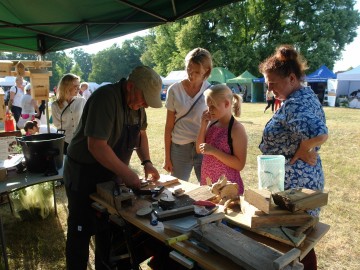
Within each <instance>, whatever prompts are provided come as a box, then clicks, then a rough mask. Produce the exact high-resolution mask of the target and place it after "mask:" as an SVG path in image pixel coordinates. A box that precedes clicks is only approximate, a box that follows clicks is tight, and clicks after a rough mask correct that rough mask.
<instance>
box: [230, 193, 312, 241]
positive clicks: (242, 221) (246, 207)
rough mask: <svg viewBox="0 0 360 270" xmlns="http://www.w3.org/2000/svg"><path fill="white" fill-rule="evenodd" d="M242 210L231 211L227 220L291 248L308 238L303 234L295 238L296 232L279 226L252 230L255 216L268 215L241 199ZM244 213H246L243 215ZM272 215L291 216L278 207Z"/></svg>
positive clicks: (272, 211)
mask: <svg viewBox="0 0 360 270" xmlns="http://www.w3.org/2000/svg"><path fill="white" fill-rule="evenodd" d="M241 209H242V211H239V209H229V210H228V213H227V214H226V216H225V219H226V220H227V221H229V222H230V223H232V224H235V225H237V226H239V227H241V228H244V229H246V230H249V231H252V232H254V233H256V234H259V235H263V236H266V237H268V238H271V239H274V240H276V241H279V242H281V243H284V244H287V245H290V246H295V247H298V246H300V245H301V244H302V243H303V242H304V240H305V238H306V235H305V234H303V233H301V234H299V236H297V237H295V236H294V234H295V231H294V230H292V229H289V228H285V227H283V226H281V227H280V226H277V227H272V228H252V227H251V222H252V216H253V215H259V216H261V215H262V216H267V214H265V213H264V212H262V211H261V210H259V209H257V208H256V207H254V206H253V205H251V204H249V203H248V202H246V201H244V200H243V198H241ZM244 211H245V213H243V212H244ZM271 213H274V215H277V214H280V215H283V214H284V213H287V214H291V213H290V212H289V211H287V210H282V209H278V208H276V207H275V209H274V210H271Z"/></svg>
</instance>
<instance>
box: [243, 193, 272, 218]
mask: <svg viewBox="0 0 360 270" xmlns="http://www.w3.org/2000/svg"><path fill="white" fill-rule="evenodd" d="M244 198H245V201H247V202H248V203H250V204H252V205H253V206H255V207H256V208H258V209H260V210H261V211H263V212H265V213H266V214H269V213H270V207H271V192H270V191H268V190H265V189H247V190H245V192H244Z"/></svg>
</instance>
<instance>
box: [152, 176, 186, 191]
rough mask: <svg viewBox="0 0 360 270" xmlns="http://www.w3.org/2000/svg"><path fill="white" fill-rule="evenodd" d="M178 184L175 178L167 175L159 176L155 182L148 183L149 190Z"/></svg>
mask: <svg viewBox="0 0 360 270" xmlns="http://www.w3.org/2000/svg"><path fill="white" fill-rule="evenodd" d="M178 183H179V179H178V178H176V177H175V176H172V175H168V174H160V179H159V180H157V181H155V182H149V186H148V187H150V188H153V187H156V186H164V187H167V186H171V185H174V184H178Z"/></svg>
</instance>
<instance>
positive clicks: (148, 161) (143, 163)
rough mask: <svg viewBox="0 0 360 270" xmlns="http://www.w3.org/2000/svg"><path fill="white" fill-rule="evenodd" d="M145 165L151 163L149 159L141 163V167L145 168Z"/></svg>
mask: <svg viewBox="0 0 360 270" xmlns="http://www.w3.org/2000/svg"><path fill="white" fill-rule="evenodd" d="M146 163H151V164H152V162H151V160H150V159H145V160H144V161H143V162H141V165H143V166H145V164H146Z"/></svg>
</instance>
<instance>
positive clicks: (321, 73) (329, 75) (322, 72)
mask: <svg viewBox="0 0 360 270" xmlns="http://www.w3.org/2000/svg"><path fill="white" fill-rule="evenodd" d="M328 79H336V74H334V72H332V71H331V70H330V69H328V68H327V66H325V65H322V66H321V67H320V68H319V69H318V70H316V71H314V72H313V73H311V74H310V75H307V76H306V77H305V81H307V82H309V83H312V82H327V80H328Z"/></svg>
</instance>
